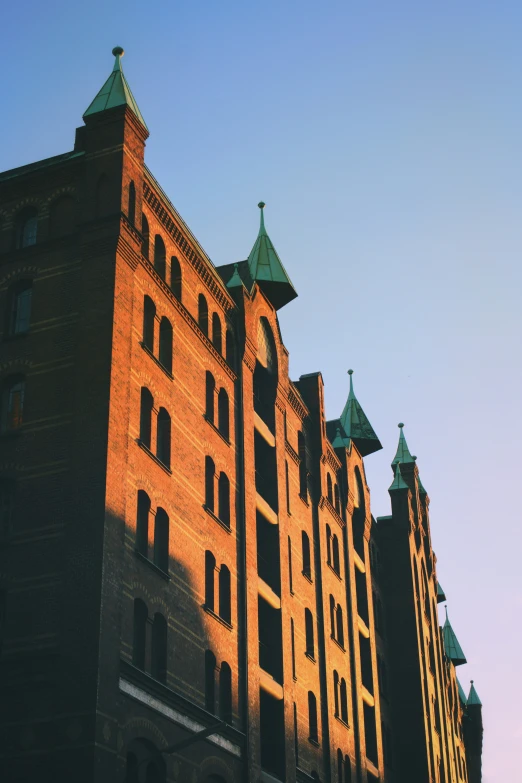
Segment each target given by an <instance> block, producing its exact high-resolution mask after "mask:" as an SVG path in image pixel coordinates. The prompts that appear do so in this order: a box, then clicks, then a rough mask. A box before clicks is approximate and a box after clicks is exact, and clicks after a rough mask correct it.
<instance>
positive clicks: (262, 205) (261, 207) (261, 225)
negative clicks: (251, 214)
mask: <svg viewBox="0 0 522 783" xmlns="http://www.w3.org/2000/svg"><path fill="white" fill-rule="evenodd" d="M257 206H258V207H259V211H260V216H261V220H260V223H259V233H260V234H266V229H265V215H264V212H263V210H264V208H265V207H266V204H265V202H264V201H260V202H259V204H258V205H257Z"/></svg>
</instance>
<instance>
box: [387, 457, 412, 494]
mask: <svg viewBox="0 0 522 783" xmlns="http://www.w3.org/2000/svg"><path fill="white" fill-rule="evenodd" d="M397 489H409V487H408V485H407V484H406V482H405V481H404V479H403V477H402V473H401V463H400V462H398V463H397V467H396V468H395V476H394V479H393V481H392V483H391V484H390V487H389V488H388V492H395V490H397Z"/></svg>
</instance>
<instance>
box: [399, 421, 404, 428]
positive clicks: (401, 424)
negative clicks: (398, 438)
mask: <svg viewBox="0 0 522 783" xmlns="http://www.w3.org/2000/svg"><path fill="white" fill-rule="evenodd" d="M397 427H398V428H399V429H400V430H402V428H403V427H404V424H403V423H402V421H400V422H399V423H398V424H397Z"/></svg>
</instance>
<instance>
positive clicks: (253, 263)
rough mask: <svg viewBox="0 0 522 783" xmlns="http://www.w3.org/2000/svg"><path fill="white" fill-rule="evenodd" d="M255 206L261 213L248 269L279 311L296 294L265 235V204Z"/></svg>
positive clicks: (253, 279)
mask: <svg viewBox="0 0 522 783" xmlns="http://www.w3.org/2000/svg"><path fill="white" fill-rule="evenodd" d="M257 206H258V207H259V209H260V212H261V216H260V221H259V233H258V235H257V239H256V241H255V243H254V247H253V248H252V250H251V251H250V255H249V256H248V269H249V272H250V277H251V279H252V282H253V283H257V284H258V286H259V288H260V289H261V291H262V292H263V293H264V295H265V296H266V298H267V299H268V300H269V302H270V303H271V304H272V306H273V307H274V308H275V309H276V310H279V308H280V307H283V306H284V305H285V304H288V302H291V301H292V299H295V298H296V296H297V293H296V291H295V289H294V287H293V285H292V282H291V280H290V278H289V277H288V274H287V273H286V270H285V268H284V266H283V264H282V263H281V259H280V258H279V256H278V255H277V252H276V249H275V247H274V246H273V244H272V241H271V239H270V237H269V236H268V234H267V233H266V228H265V218H264V213H263V210H264V208H265V202H264V201H260V202H259V204H258V205H257Z"/></svg>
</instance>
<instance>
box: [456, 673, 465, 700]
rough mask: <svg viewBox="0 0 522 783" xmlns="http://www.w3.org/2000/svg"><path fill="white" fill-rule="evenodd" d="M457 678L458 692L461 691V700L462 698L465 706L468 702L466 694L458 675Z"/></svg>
mask: <svg viewBox="0 0 522 783" xmlns="http://www.w3.org/2000/svg"><path fill="white" fill-rule="evenodd" d="M456 680H457V689H458V692H459V696H460V700H461V702H462V704H463V705H464V706H466V703H467V699H466V694H465V693H464V691H463V690H462V685H461V684H460V682H459V678H458V677H457V678H456Z"/></svg>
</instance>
